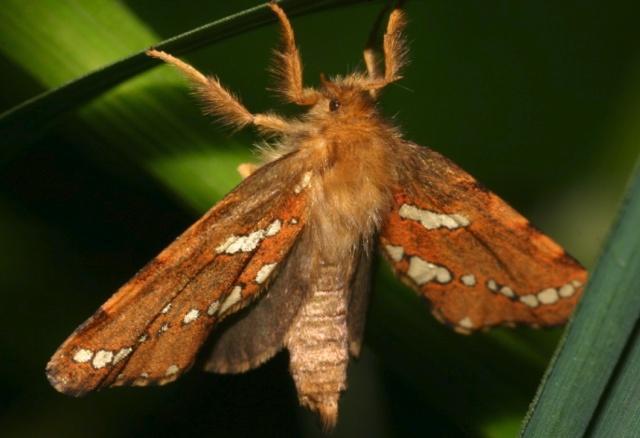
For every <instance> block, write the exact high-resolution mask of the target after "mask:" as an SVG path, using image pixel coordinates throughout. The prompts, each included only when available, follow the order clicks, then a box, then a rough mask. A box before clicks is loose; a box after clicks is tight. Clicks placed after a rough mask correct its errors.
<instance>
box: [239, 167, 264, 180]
mask: <svg viewBox="0 0 640 438" xmlns="http://www.w3.org/2000/svg"><path fill="white" fill-rule="evenodd" d="M259 167H260V166H258V165H257V164H255V163H240V165H238V167H237V168H236V170H237V171H238V173H239V174H240V176H241V177H242V179H247V178H248V177H249V175H251V174H252V173H253V172H255V171H256V170H258V168H259Z"/></svg>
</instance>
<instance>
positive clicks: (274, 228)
mask: <svg viewBox="0 0 640 438" xmlns="http://www.w3.org/2000/svg"><path fill="white" fill-rule="evenodd" d="M281 228H282V222H281V221H280V219H276V220H275V221H273V222H271V224H270V225H269V226H268V227H267V231H266V233H265V236H267V237H271V236H275V235H276V234H278V233H279V232H280V229H281Z"/></svg>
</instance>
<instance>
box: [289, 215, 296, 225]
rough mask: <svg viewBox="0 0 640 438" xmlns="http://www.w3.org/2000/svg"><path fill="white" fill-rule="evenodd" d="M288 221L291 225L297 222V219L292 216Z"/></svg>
mask: <svg viewBox="0 0 640 438" xmlns="http://www.w3.org/2000/svg"><path fill="white" fill-rule="evenodd" d="M290 222H291V223H292V224H293V225H295V224H297V223H298V219H296V218H295V217H293V218H291V221H290Z"/></svg>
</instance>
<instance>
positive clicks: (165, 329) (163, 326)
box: [158, 322, 169, 334]
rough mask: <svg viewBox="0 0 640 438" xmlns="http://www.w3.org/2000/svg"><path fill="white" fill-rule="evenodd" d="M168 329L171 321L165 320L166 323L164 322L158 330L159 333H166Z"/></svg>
mask: <svg viewBox="0 0 640 438" xmlns="http://www.w3.org/2000/svg"><path fill="white" fill-rule="evenodd" d="M167 330H169V323H168V322H165V323H164V324H162V326H161V327H160V330H158V334H160V333H164V332H166V331H167Z"/></svg>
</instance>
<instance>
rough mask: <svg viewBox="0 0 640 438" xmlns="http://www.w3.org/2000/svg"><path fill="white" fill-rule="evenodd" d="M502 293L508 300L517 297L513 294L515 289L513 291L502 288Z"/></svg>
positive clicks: (507, 287)
mask: <svg viewBox="0 0 640 438" xmlns="http://www.w3.org/2000/svg"><path fill="white" fill-rule="evenodd" d="M500 293H501V294H502V295H504V296H505V297H508V298H513V297H515V296H516V294H515V293H514V292H513V289H511V288H510V287H509V286H502V287H501V288H500Z"/></svg>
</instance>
